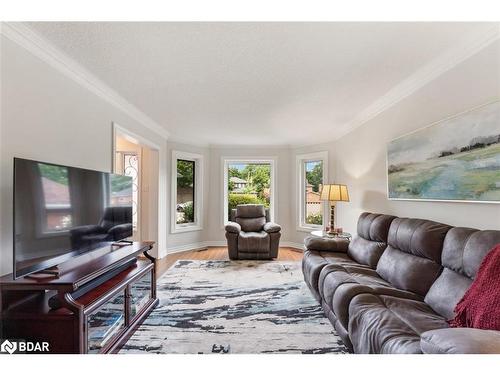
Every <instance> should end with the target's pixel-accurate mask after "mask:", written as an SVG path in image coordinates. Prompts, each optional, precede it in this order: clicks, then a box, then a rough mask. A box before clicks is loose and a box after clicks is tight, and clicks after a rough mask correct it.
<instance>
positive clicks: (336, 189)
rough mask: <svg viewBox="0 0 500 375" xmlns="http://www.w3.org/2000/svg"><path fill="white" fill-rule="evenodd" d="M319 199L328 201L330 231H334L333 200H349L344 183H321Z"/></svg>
mask: <svg viewBox="0 0 500 375" xmlns="http://www.w3.org/2000/svg"><path fill="white" fill-rule="evenodd" d="M320 200H322V201H328V202H330V212H331V216H330V231H329V232H328V233H336V231H335V229H334V227H335V202H349V193H348V191H347V186H346V185H341V184H326V185H323V187H322V189H321V194H320Z"/></svg>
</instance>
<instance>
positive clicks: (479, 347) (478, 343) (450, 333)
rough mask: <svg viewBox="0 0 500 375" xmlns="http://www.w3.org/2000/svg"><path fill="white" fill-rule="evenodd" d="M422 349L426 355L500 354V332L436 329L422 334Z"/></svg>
mask: <svg viewBox="0 0 500 375" xmlns="http://www.w3.org/2000/svg"><path fill="white" fill-rule="evenodd" d="M420 348H421V349H422V352H424V353H426V354H500V331H493V330H486V329H476V328H443V329H434V330H431V331H427V332H424V333H423V334H422V336H421V337H420Z"/></svg>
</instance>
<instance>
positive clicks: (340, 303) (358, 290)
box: [318, 264, 422, 328]
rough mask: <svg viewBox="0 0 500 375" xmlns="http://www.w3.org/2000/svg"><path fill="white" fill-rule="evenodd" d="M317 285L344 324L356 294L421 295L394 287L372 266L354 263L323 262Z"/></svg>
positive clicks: (347, 319) (326, 301)
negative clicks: (325, 263) (325, 264)
mask: <svg viewBox="0 0 500 375" xmlns="http://www.w3.org/2000/svg"><path fill="white" fill-rule="evenodd" d="M318 287H319V293H320V295H321V297H322V298H323V300H324V301H325V303H326V304H327V305H328V306H329V307H330V309H331V310H332V311H333V312H334V313H335V316H336V317H337V319H338V320H339V321H340V323H341V324H342V325H343V327H345V328H347V325H348V323H349V304H350V302H351V300H352V299H353V298H354V297H355V296H356V295H358V294H363V293H371V294H383V295H392V296H398V297H403V298H409V299H417V300H421V299H422V298H421V297H420V296H418V295H416V294H414V293H411V292H407V291H404V290H399V289H396V288H394V287H393V286H392V285H391V284H389V283H388V282H387V281H385V280H384V279H382V278H381V277H380V276H379V275H378V274H377V272H376V271H375V270H372V269H370V268H369V267H367V266H365V267H363V266H359V265H355V264H354V265H350V264H342V265H339V264H331V265H327V266H325V267H324V268H323V269H322V271H321V273H320V277H319V281H318Z"/></svg>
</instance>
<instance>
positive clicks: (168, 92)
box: [29, 22, 484, 145]
mask: <svg viewBox="0 0 500 375" xmlns="http://www.w3.org/2000/svg"><path fill="white" fill-rule="evenodd" d="M29 26H30V27H31V28H32V29H33V30H35V31H36V32H37V33H39V34H40V35H41V36H42V37H44V38H46V39H47V40H48V41H49V42H51V43H52V44H54V45H55V46H56V47H58V48H59V49H60V50H62V51H63V52H64V53H66V54H67V55H68V56H70V57H71V58H73V59H74V60H75V61H77V62H78V63H79V64H81V65H82V66H84V67H85V68H87V69H88V70H89V71H90V72H92V73H93V74H95V75H96V76H97V77H98V78H99V79H100V80H102V81H103V82H104V83H106V84H107V85H108V86H110V87H112V88H113V89H114V90H116V91H117V92H118V93H119V94H121V95H122V96H123V97H124V98H126V99H127V100H128V101H129V102H131V103H132V104H134V105H135V106H136V107H137V108H139V109H140V110H142V111H143V112H144V113H146V114H147V115H148V116H149V117H151V118H152V119H153V120H155V121H156V122H157V123H158V124H160V125H161V126H163V127H164V128H166V129H167V130H168V131H169V132H170V134H171V136H172V138H173V139H176V140H181V141H187V142H191V143H202V144H217V145H257V144H258V145H299V144H308V143H322V142H325V141H327V140H330V139H333V138H335V135H336V134H337V132H339V131H340V130H341V129H342V127H343V126H345V124H347V123H349V122H350V121H352V120H353V119H355V118H356V116H358V115H359V114H360V113H361V112H362V111H363V110H365V109H366V108H367V107H369V106H370V105H371V104H372V103H373V102H374V101H376V100H377V99H378V98H380V97H381V96H383V95H384V94H386V93H387V92H388V91H389V90H390V89H391V88H393V87H394V86H396V85H397V84H398V83H399V82H401V81H402V80H404V79H405V78H407V77H408V76H410V75H411V74H412V73H414V72H415V71H417V70H418V69H419V67H421V66H423V65H424V64H426V63H428V62H429V61H431V60H432V59H434V58H436V57H437V56H439V55H440V54H442V53H444V52H446V51H447V50H449V49H451V48H453V47H455V46H457V45H459V43H460V42H461V40H462V39H464V38H465V37H466V36H467V35H468V34H470V33H472V32H475V31H477V30H478V29H479V28H481V27H484V24H483V25H481V24H477V23H164V22H160V23H158V22H157V23H151V22H150V23H147V22H146V23H143V22H137V23H111V22H92V23H74V22H70V23H62V22H55V23H29Z"/></svg>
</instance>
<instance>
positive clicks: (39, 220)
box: [14, 158, 132, 278]
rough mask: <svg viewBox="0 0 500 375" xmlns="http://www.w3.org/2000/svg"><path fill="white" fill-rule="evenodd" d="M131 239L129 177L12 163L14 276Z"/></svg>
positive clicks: (52, 165)
mask: <svg viewBox="0 0 500 375" xmlns="http://www.w3.org/2000/svg"><path fill="white" fill-rule="evenodd" d="M131 236H132V178H131V177H127V176H121V175H115V174H111V173H105V172H98V171H93V170H88V169H82V168H74V167H68V166H62V165H55V164H50V163H44V162H39V161H33V160H26V159H19V158H15V159H14V278H18V277H21V276H24V275H27V274H30V273H33V272H35V271H40V270H43V269H46V268H49V267H52V266H55V265H57V264H59V263H62V262H64V261H65V260H67V259H69V258H70V257H73V256H76V255H79V254H82V253H85V252H88V251H90V250H93V249H97V248H101V247H103V246H105V245H109V243H110V242H113V241H118V240H121V239H124V238H127V237H131Z"/></svg>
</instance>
